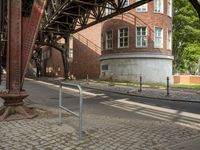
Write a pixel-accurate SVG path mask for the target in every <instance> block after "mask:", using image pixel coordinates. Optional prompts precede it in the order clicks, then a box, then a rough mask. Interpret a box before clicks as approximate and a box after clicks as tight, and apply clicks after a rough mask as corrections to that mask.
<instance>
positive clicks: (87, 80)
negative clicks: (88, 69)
mask: <svg viewBox="0 0 200 150" xmlns="http://www.w3.org/2000/svg"><path fill="white" fill-rule="evenodd" d="M86 82H87V84H89V75H88V74H87V79H86Z"/></svg>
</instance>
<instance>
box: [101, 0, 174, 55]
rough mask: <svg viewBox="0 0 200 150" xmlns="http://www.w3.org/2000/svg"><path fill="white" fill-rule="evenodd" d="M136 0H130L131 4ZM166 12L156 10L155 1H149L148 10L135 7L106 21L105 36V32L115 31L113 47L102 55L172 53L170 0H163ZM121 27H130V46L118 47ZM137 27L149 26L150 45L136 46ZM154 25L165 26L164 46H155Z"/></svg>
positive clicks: (103, 30) (104, 25) (103, 28)
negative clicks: (168, 37)
mask: <svg viewBox="0 0 200 150" xmlns="http://www.w3.org/2000/svg"><path fill="white" fill-rule="evenodd" d="M133 2H135V0H129V4H130V3H133ZM163 2H164V9H163V10H164V12H163V13H155V12H154V1H152V2H150V3H148V11H147V12H136V9H133V10H131V11H129V12H126V13H124V14H123V15H119V16H117V17H115V18H113V19H110V20H108V21H106V22H105V23H104V24H103V26H102V33H103V35H104V38H105V32H106V31H108V30H110V29H112V31H113V48H112V49H111V50H106V51H103V52H102V55H105V54H113V53H121V52H133V51H134V52H158V53H162V54H167V55H171V54H172V51H171V50H169V49H167V32H168V30H170V31H171V30H172V19H171V17H169V16H168V15H167V10H168V9H167V3H168V0H163ZM121 27H128V28H129V47H128V48H118V29H119V28H121ZM136 27H147V33H148V34H147V36H148V46H147V47H146V48H137V47H136V44H135V43H136ZM154 27H161V28H163V48H154Z"/></svg>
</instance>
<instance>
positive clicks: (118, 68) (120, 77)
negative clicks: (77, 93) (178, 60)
mask: <svg viewBox="0 0 200 150" xmlns="http://www.w3.org/2000/svg"><path fill="white" fill-rule="evenodd" d="M172 60H173V57H172V56H167V55H158V54H149V53H147V54H144V53H127V54H124V53H123V54H114V55H109V56H102V57H101V58H100V61H101V74H100V79H112V80H116V81H129V82H139V78H140V76H142V78H143V82H145V83H163V84H165V83H166V78H167V76H169V77H170V84H172V83H173V78H172Z"/></svg>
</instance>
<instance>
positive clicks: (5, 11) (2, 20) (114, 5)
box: [0, 0, 200, 120]
mask: <svg viewBox="0 0 200 150" xmlns="http://www.w3.org/2000/svg"><path fill="white" fill-rule="evenodd" d="M150 1H152V0H141V1H137V2H135V3H133V4H130V5H129V6H127V7H125V3H126V0H0V55H1V56H2V55H3V56H6V70H7V75H6V76H7V79H6V80H7V82H6V89H7V91H6V92H1V93H0V97H1V98H3V99H4V106H3V107H1V108H0V120H5V119H9V116H10V115H12V114H18V115H17V116H18V117H19V119H22V118H33V117H34V116H36V115H37V114H36V112H35V111H34V110H33V109H31V108H28V107H26V106H24V103H23V99H24V98H25V97H27V96H28V95H27V94H26V92H25V90H23V81H24V77H25V74H26V71H27V67H28V63H29V61H30V59H31V55H32V53H33V49H34V48H35V44H36V45H38V46H41V45H48V46H51V47H54V48H56V49H58V50H59V51H60V52H61V54H62V58H63V63H64V68H65V69H64V70H65V75H66V77H67V73H68V66H67V65H68V49H69V36H70V34H73V33H76V32H78V31H81V30H83V29H85V28H88V27H90V26H93V25H95V24H97V23H99V22H102V21H105V20H107V19H109V18H112V17H114V16H117V15H119V14H122V13H124V12H126V11H129V10H130V9H133V8H136V7H138V6H141V5H143V4H145V3H148V2H150ZM189 1H190V2H191V3H192V5H193V6H194V8H195V9H196V10H197V12H198V14H199V16H200V4H199V1H198V0H189ZM108 4H109V8H111V9H112V13H111V14H109V15H105V10H106V9H107V8H108ZM60 38H64V39H65V42H64V43H63V44H60V43H59V42H58V40H59V39H60ZM37 51H39V50H38V49H36V50H35V51H34V52H37ZM34 54H35V53H34ZM35 56H37V55H35ZM1 58H2V57H1ZM0 63H1V65H2V61H1V59H0ZM14 119H16V117H14Z"/></svg>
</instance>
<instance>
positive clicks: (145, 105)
mask: <svg viewBox="0 0 200 150" xmlns="http://www.w3.org/2000/svg"><path fill="white" fill-rule="evenodd" d="M116 101H118V102H121V103H124V104H132V105H136V106H140V107H144V108H148V109H152V110H157V111H161V112H166V113H171V114H178V115H179V116H185V117H190V118H194V119H200V115H199V114H194V113H189V112H179V111H178V110H174V109H169V108H162V107H158V106H151V105H147V104H141V103H138V102H133V101H128V100H127V99H120V100H116Z"/></svg>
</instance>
